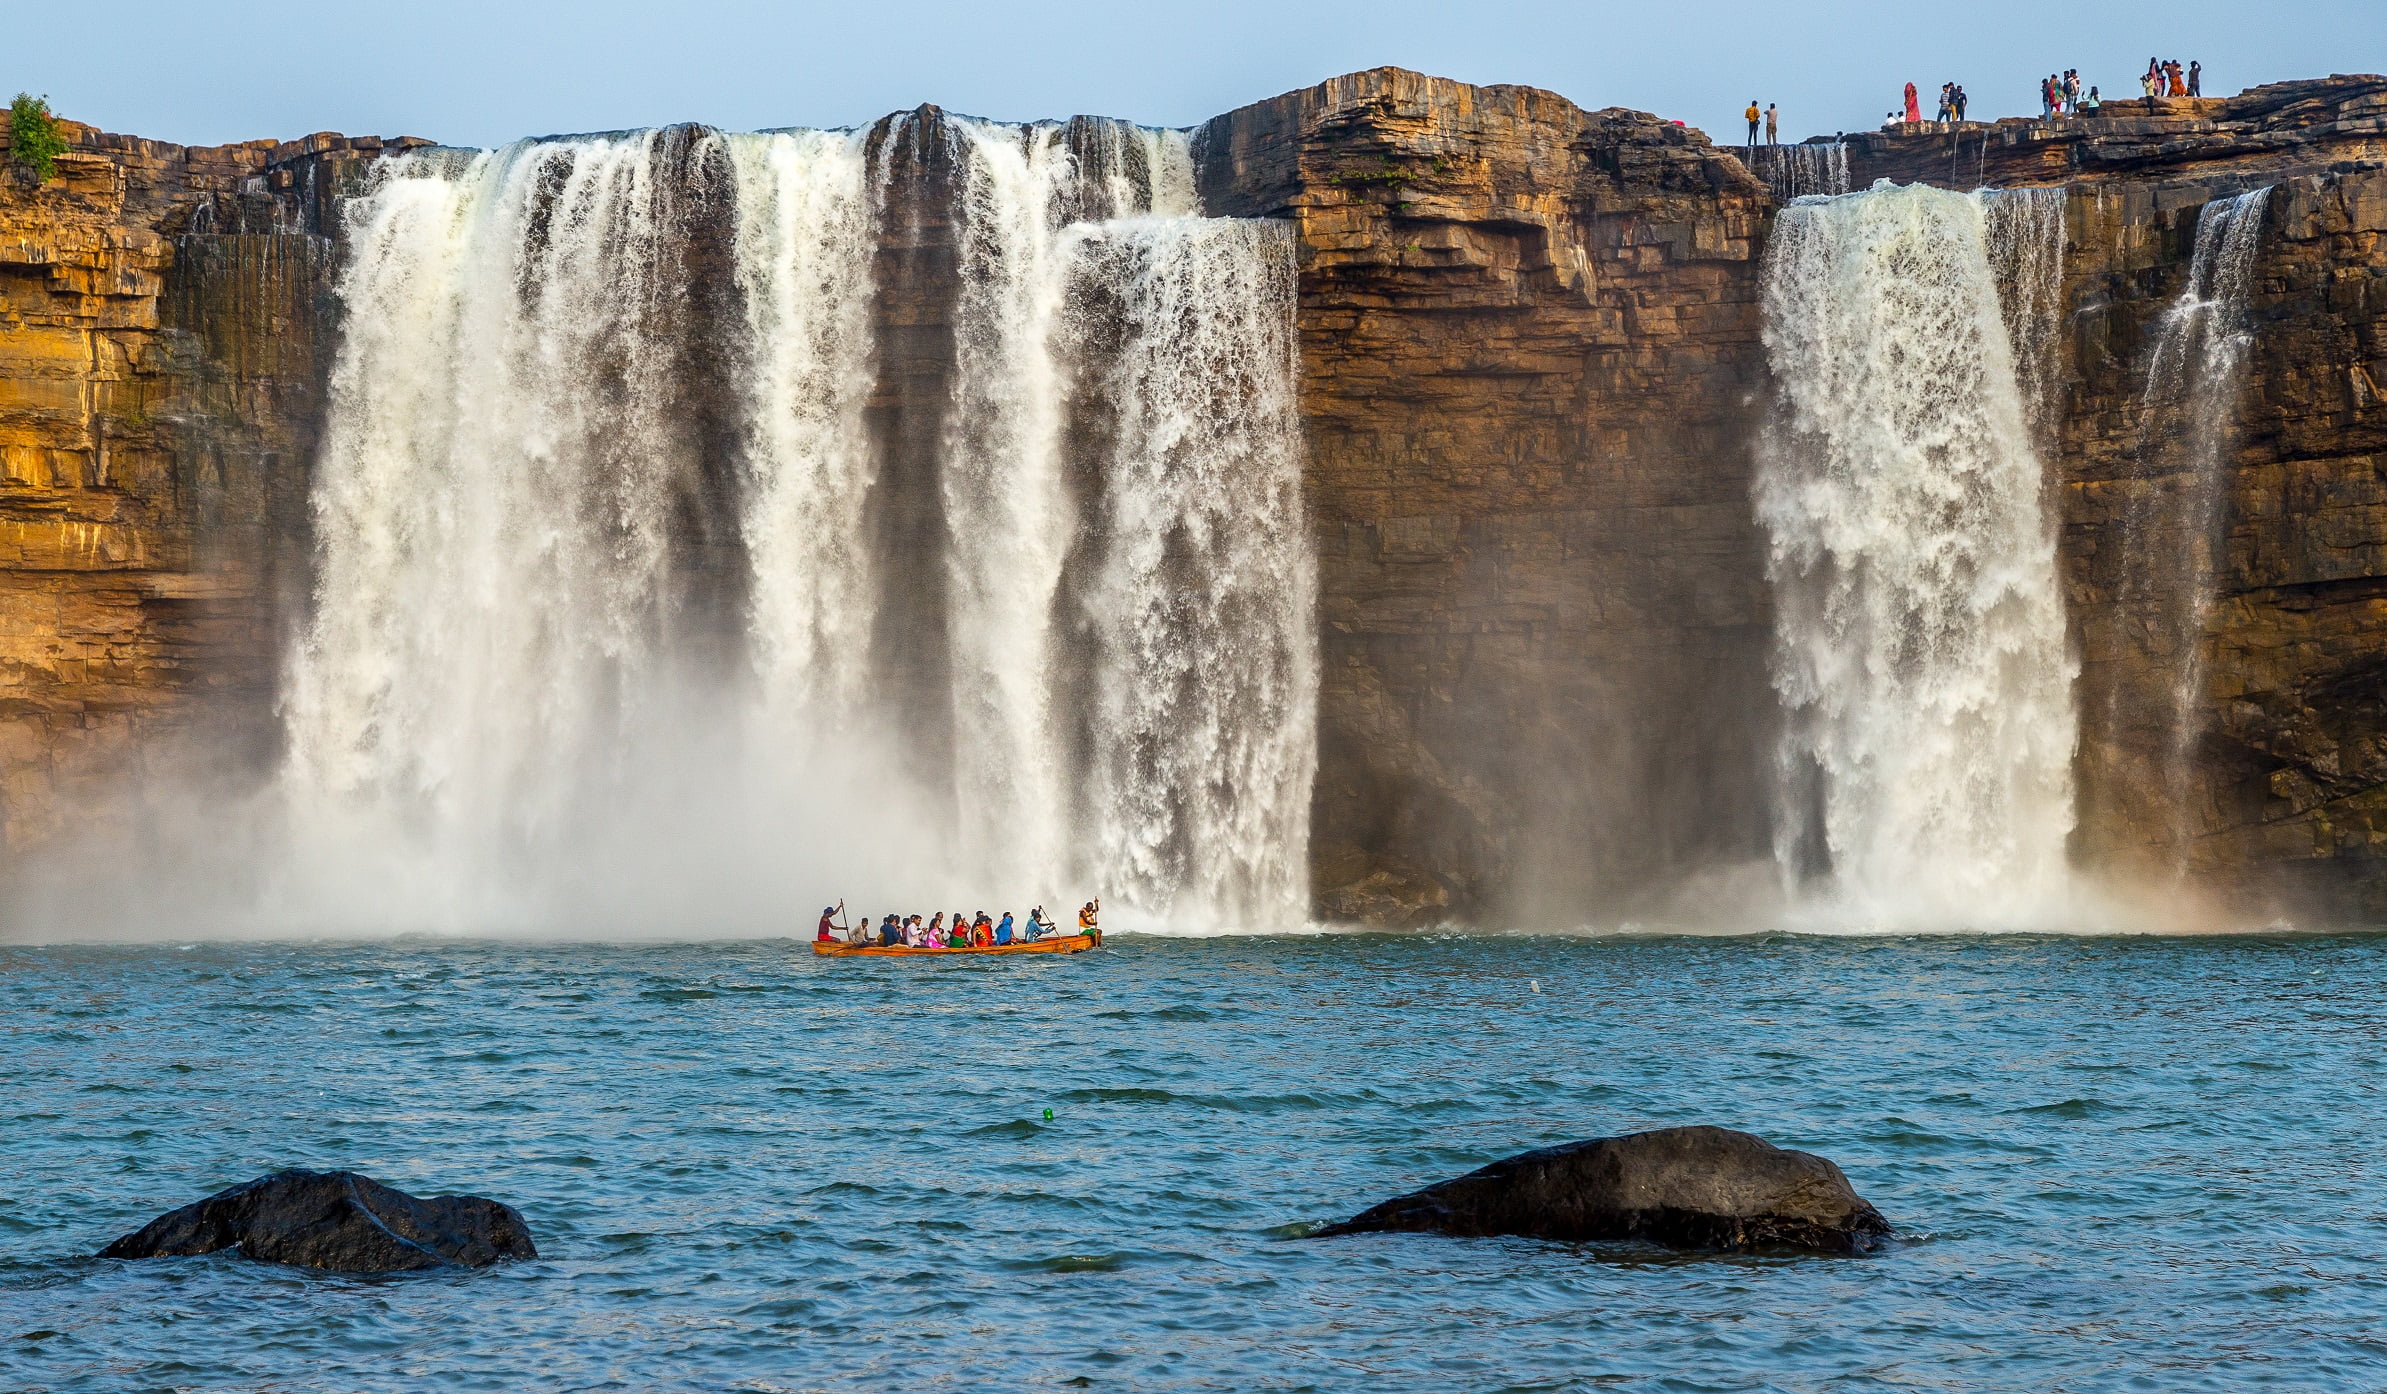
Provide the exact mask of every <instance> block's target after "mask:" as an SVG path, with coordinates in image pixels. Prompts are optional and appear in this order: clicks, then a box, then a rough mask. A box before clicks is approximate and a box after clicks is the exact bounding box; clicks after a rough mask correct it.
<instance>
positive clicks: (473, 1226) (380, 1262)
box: [99, 1171, 539, 1273]
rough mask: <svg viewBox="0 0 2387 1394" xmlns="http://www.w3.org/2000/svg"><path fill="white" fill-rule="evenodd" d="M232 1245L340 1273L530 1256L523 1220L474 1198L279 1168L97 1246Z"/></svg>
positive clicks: (122, 1250) (480, 1264) (268, 1258)
mask: <svg viewBox="0 0 2387 1394" xmlns="http://www.w3.org/2000/svg"><path fill="white" fill-rule="evenodd" d="M219 1249H238V1250H239V1251H240V1254H241V1257H243V1258H251V1259H256V1260H258V1261H259V1262H261V1263H288V1264H295V1265H297V1266H299V1267H301V1268H321V1269H327V1270H330V1271H332V1272H338V1273H396V1272H403V1271H407V1270H410V1269H418V1268H437V1267H439V1266H440V1265H442V1264H450V1263H454V1264H462V1265H464V1266H465V1267H468V1268H486V1267H488V1266H489V1265H490V1264H493V1263H495V1262H497V1261H498V1260H499V1259H509V1258H537V1257H538V1256H539V1251H538V1248H537V1246H535V1245H533V1244H532V1243H531V1238H530V1227H529V1226H527V1225H525V1224H524V1223H523V1222H522V1215H521V1213H520V1212H518V1211H516V1210H515V1209H514V1207H512V1206H510V1205H503V1204H500V1203H499V1202H497V1201H494V1200H488V1199H485V1198H483V1197H481V1196H431V1197H428V1198H425V1197H421V1196H410V1195H408V1194H406V1192H404V1191H401V1190H396V1189H394V1188H392V1187H389V1186H384V1185H382V1184H381V1183H380V1182H378V1181H376V1180H374V1179H373V1178H372V1177H370V1176H360V1175H358V1174H357V1173H355V1172H353V1171H277V1172H275V1173H273V1174H272V1175H271V1176H261V1177H259V1178H257V1179H256V1180H254V1181H251V1182H248V1183H247V1184H245V1185H240V1186H234V1187H232V1188H230V1189H229V1190H223V1191H218V1192H216V1193H215V1194H214V1195H212V1196H209V1197H208V1198H207V1199H205V1200H201V1201H194V1202H193V1203H191V1204H189V1205H186V1206H184V1207H182V1208H181V1209H180V1210H176V1211H173V1212H171V1213H169V1214H165V1215H160V1216H158V1217H157V1218H156V1219H154V1220H151V1221H150V1222H149V1223H148V1224H146V1225H143V1226H142V1227H141V1228H140V1229H138V1230H136V1231H134V1232H133V1233H131V1234H128V1235H126V1236H124V1237H123V1238H122V1239H119V1240H117V1241H116V1242H115V1243H113V1244H110V1245H109V1246H108V1247H107V1248H105V1249H102V1250H100V1251H99V1256H100V1257H101V1258H168V1257H173V1256H176V1255H182V1254H212V1253H214V1252H216V1251H217V1250H219Z"/></svg>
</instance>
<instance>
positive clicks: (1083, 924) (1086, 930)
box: [1077, 897, 1102, 934]
mask: <svg viewBox="0 0 2387 1394" xmlns="http://www.w3.org/2000/svg"><path fill="white" fill-rule="evenodd" d="M1101 913H1102V900H1101V898H1100V897H1096V898H1095V899H1093V900H1089V901H1087V902H1086V903H1085V904H1084V905H1081V906H1079V907H1078V912H1077V932H1078V933H1080V934H1092V933H1093V932H1094V930H1095V924H1094V919H1095V917H1096V916H1098V915H1100V914H1101Z"/></svg>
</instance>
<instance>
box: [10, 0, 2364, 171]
mask: <svg viewBox="0 0 2387 1394" xmlns="http://www.w3.org/2000/svg"><path fill="white" fill-rule="evenodd" d="M94 8H95V12H94V13H92V14H91V15H90V16H89V17H87V18H80V19H78V18H75V17H74V14H75V11H74V9H73V7H71V6H70V7H58V6H47V7H44V6H38V5H37V6H35V7H34V9H35V10H38V11H39V12H40V16H41V17H42V19H43V20H44V21H45V22H46V30H45V25H44V23H37V22H35V19H34V17H33V14H32V12H31V11H29V12H28V15H27V17H26V18H23V19H20V20H18V21H16V22H15V23H12V24H11V26H10V32H11V42H10V43H9V44H8V45H7V47H6V49H5V50H0V86H4V87H5V89H6V91H9V92H13V91H16V90H17V89H19V88H25V89H29V90H31V91H34V92H47V93H48V94H49V95H50V97H51V98H52V101H53V104H54V105H55V106H56V107H57V109H58V110H59V111H60V112H61V113H62V114H64V115H67V116H72V117H75V118H76V119H78V120H84V121H90V122H92V123H94V124H96V125H100V126H103V127H106V128H108V129H110V130H117V131H129V132H132V133H134V134H137V135H145V136H153V137H156V138H158V139H162V140H171V141H178V142H182V143H185V144H207V143H217V142H226V141H235V140H247V139H254V138H256V137H260V136H272V137H276V138H288V137H291V136H296V135H304V134H306V133H308V132H311V131H318V130H339V131H345V132H348V133H350V134H366V133H372V134H381V135H424V136H430V137H432V138H433V139H436V140H442V141H446V142H450V143H453V144H466V145H488V144H496V143H499V142H502V141H505V140H509V139H512V138H514V137H517V136H523V135H540V134H548V133H553V132H559V131H585V130H605V129H612V128H617V127H624V126H640V125H651V124H656V123H661V122H669V121H688V120H694V121H704V122H710V123H712V124H715V125H719V126H724V127H729V128H733V129H753V128H757V127H763V126H793V125H821V126H840V125H851V124H854V123H857V122H862V121H868V120H872V119H875V118H876V117H878V116H880V115H883V114H885V113H886V112H889V111H892V110H897V109H900V108H908V107H912V106H917V105H918V104H920V103H921V102H924V101H933V102H936V103H939V104H940V105H943V106H946V107H950V108H952V109H954V110H957V111H964V112H970V113H973V114H976V115H981V116H991V117H999V118H1005V119H1023V118H1030V117H1040V116H1067V115H1070V114H1073V113H1077V112H1091V113H1097V114H1101V115H1109V116H1125V117H1130V118H1133V119H1135V120H1138V121H1143V122H1146V123H1150V124H1158V125H1190V124H1193V123H1194V122H1197V121H1200V120H1202V119H1204V118H1206V117H1209V116H1212V115H1215V114H1217V113H1219V112H1222V111H1226V110H1229V109H1231V108H1234V107H1237V106H1240V105H1242V104H1244V103H1245V102H1250V101H1256V100H1258V99H1260V98H1263V97H1268V96H1272V95H1274V94H1276V93H1278V92H1282V91H1286V90H1289V89H1292V88H1296V87H1306V86H1309V85H1311V84H1314V83H1316V82H1318V81H1319V80H1321V79H1323V78H1326V77H1328V76H1331V75H1333V74H1336V73H1341V72H1349V71H1352V70H1355V69H1359V68H1368V67H1374V66H1376V65H1378V64H1383V63H1394V64H1399V65H1401V66H1403V67H1408V68H1417V69H1420V70H1422V71H1425V72H1429V73H1436V74H1440V75H1442V76H1445V77H1454V78H1460V79H1464V80H1466V81H1469V82H1479V83H1493V82H1514V83H1525V84H1529V85H1532V86H1536V87H1547V88H1550V89H1553V90H1555V91H1557V92H1560V93H1562V94H1564V95H1566V96H1568V97H1571V98H1573V99H1574V100H1575V101H1577V102H1580V103H1582V104H1583V105H1584V106H1587V107H1602V106H1631V107H1639V108H1641V109H1644V110H1648V111H1655V112H1657V113H1659V114H1660V115H1663V116H1668V117H1676V118H1680V119H1683V120H1686V121H1689V122H1690V123H1691V124H1692V125H1694V126H1699V127H1701V128H1703V129H1705V130H1706V131H1708V132H1709V133H1710V134H1711V135H1715V136H1717V137H1718V138H1720V139H1724V140H1736V139H1738V122H1739V116H1740V109H1741V107H1742V106H1743V105H1744V104H1745V103H1746V102H1747V101H1748V99H1749V98H1750V97H1752V96H1755V97H1758V98H1760V99H1761V100H1763V101H1773V102H1778V103H1779V104H1780V105H1781V108H1782V112H1783V122H1784V124H1783V132H1782V134H1783V138H1784V139H1785V140H1790V139H1798V138H1802V137H1805V136H1807V135H1811V134H1817V133H1828V132H1831V131H1835V130H1841V129H1849V130H1855V129H1859V128H1862V127H1866V126H1870V125H1874V124H1877V123H1878V122H1879V121H1880V120H1881V118H1882V114H1883V113H1884V112H1886V111H1888V110H1889V109H1890V108H1891V107H1893V106H1894V105H1896V104H1897V100H1898V93H1899V88H1900V86H1901V85H1902V84H1903V83H1905V82H1906V81H1908V80H1909V79H1912V80H1913V81H1914V83H1915V84H1916V86H1917V87H1919V88H1921V89H1922V90H1923V92H1924V94H1925V96H1924V101H1925V104H1926V108H1928V105H1929V103H1930V100H1931V95H1930V94H1932V93H1933V92H1936V90H1937V89H1938V86H1939V84H1940V83H1941V82H1943V81H1948V80H1950V79H1953V80H1956V81H1959V82H1962V83H1964V84H1965V86H1966V88H1967V89H1968V90H1969V91H1970V92H1971V94H1972V97H1973V115H1974V116H1975V117H1976V118H1979V117H1995V116H2004V115H2017V114H2021V113H2024V112H2026V111H2027V112H2032V113H2034V114H2035V113H2036V110H2037V98H2036V95H2035V93H2036V83H2037V81H2038V79H2039V78H2040V77H2041V76H2042V75H2044V74H2046V73H2048V72H2051V71H2055V70H2057V69H2061V68H2065V67H2077V68H2079V69H2081V71H2082V73H2083V75H2084V76H2085V78H2086V79H2087V80H2088V81H2091V82H2095V83H2097V84H2099V85H2100V86H2101V87H2103V88H2104V90H2105V92H2106V93H2107V94H2108V95H2112V94H2115V93H2121V94H2124V95H2132V96H2135V95H2136V94H2137V91H2138V86H2137V74H2138V73H2139V71H2140V70H2141V69H2143V68H2144V67H2145V66H2146V60H2147V58H2148V56H2149V55H2151V54H2160V55H2161V56H2163V57H2166V58H2171V57H2177V58H2179V59H2180V60H2181V61H2182V62H2186V61H2187V60H2189V59H2191V58H2196V59H2202V60H2203V61H2204V63H2205V66H2206V69H2207V72H2208V77H2207V81H2206V86H2205V91H2206V92H2207V93H2209V94H2211V93H2227V92H2235V91H2237V90H2238V89H2239V88H2241V87H2246V86H2251V85H2253V84H2256V83H2261V82H2272V81H2277V80H2279V79H2282V78H2289V77H2311V76H2318V75H2321V74H2326V73H2330V72H2380V71H2382V70H2387V0H2276V2H2275V3H2264V0H2234V3H2220V0H2173V3H2168V4H2154V3H2141V0H2069V3H2062V4H2044V3H2037V2H2036V0H2028V2H2025V0H2009V2H2008V3H2000V4H1979V3H1974V4H1946V3H1942V4H1922V3H1914V4H1897V5H1892V4H1879V3H1855V2H1854V0H1851V2H1850V3H1838V4H1805V5H1800V4H1781V3H1747V4H1722V3H1714V0H1673V2H1672V3H1653V2H1652V0H1634V3H1621V4H1612V3H1606V0H1575V2H1574V3H1563V2H1562V0H1476V2H1475V3H1468V0H1441V2H1440V3H1426V2H1425V0H1204V3H1201V4H1194V5H1186V4H1180V5H1173V6H1167V7H1161V6H1151V5H1138V4H1136V3H1134V0H1124V2H1122V0H1113V2H1112V3H1109V4H1105V5H1100V6H1096V5H1087V4H1068V3H1057V0H977V3H970V4H960V3H954V0H895V2H894V3H875V4H863V3H844V4H835V5H821V4H805V3H780V4H772V3H764V0H678V2H677V3H674V0H585V2H584V3H581V4H576V5H565V4H560V3H555V2H554V0H406V3H403V4H375V5H343V4H339V3H336V0H334V3H323V2H322V0H317V3H312V4H301V3H294V2H293V0H225V3H219V4H205V3H198V2H197V0H174V3H157V2H156V0H110V3H106V4H104V5H100V6H95V7H94Z"/></svg>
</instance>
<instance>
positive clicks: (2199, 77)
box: [2188, 58, 2205, 97]
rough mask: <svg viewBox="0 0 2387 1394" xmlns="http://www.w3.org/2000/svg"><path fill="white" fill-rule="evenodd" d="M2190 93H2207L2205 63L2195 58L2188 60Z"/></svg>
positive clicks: (2198, 95) (2192, 94) (2195, 94)
mask: <svg viewBox="0 0 2387 1394" xmlns="http://www.w3.org/2000/svg"><path fill="white" fill-rule="evenodd" d="M2188 95H2189V96H2191V97H2201V96H2203V95H2205V65H2204V64H2202V63H2199V62H2197V61H2196V60H2195V59H2193V58H2191V59H2189V60H2188Z"/></svg>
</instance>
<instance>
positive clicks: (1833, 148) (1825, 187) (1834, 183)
mask: <svg viewBox="0 0 2387 1394" xmlns="http://www.w3.org/2000/svg"><path fill="white" fill-rule="evenodd" d="M1755 154H1756V164H1757V176H1758V178H1760V179H1763V180H1764V181H1765V183H1766V187H1767V188H1769V189H1772V190H1773V191H1774V197H1775V198H1777V199H1780V200H1781V201H1782V202H1784V203H1788V202H1790V201H1791V200H1792V199H1795V198H1812V197H1818V196H1822V197H1830V196H1832V195H1835V194H1844V193H1847V192H1848V147H1847V146H1846V145H1844V144H1842V143H1840V142H1839V141H1836V140H1835V141H1808V142H1807V143H1805V144H1802V145H1760V146H1757V147H1755Z"/></svg>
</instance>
